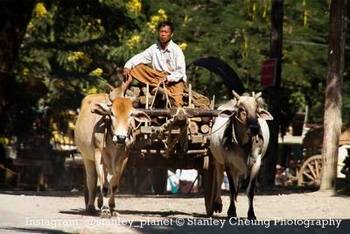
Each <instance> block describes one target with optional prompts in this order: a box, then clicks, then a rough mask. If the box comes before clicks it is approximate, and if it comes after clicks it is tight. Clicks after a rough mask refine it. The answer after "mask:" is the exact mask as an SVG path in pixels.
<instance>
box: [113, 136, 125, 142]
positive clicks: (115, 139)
mask: <svg viewBox="0 0 350 234" xmlns="http://www.w3.org/2000/svg"><path fill="white" fill-rule="evenodd" d="M125 140H126V136H125V135H114V136H113V141H114V142H116V143H124V142H125Z"/></svg>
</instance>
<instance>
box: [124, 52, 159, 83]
mask: <svg viewBox="0 0 350 234" xmlns="http://www.w3.org/2000/svg"><path fill="white" fill-rule="evenodd" d="M152 46H153V45H152ZM152 46H150V47H148V48H147V49H146V50H144V51H142V52H141V53H139V54H136V55H134V56H133V57H132V58H131V59H129V60H128V61H127V62H126V63H125V65H124V69H123V76H124V78H127V77H128V76H129V73H130V70H131V69H132V68H133V67H135V66H137V65H139V64H141V63H143V64H149V63H151V62H152V48H151V47H152Z"/></svg>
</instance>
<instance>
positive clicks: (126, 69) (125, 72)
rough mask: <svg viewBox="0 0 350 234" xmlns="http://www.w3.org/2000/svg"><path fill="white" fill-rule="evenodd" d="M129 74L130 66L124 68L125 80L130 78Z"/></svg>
mask: <svg viewBox="0 0 350 234" xmlns="http://www.w3.org/2000/svg"><path fill="white" fill-rule="evenodd" d="M129 74H130V69H129V68H124V69H123V77H124V82H125V81H127V80H128V78H129Z"/></svg>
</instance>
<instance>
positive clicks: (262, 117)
mask: <svg viewBox="0 0 350 234" xmlns="http://www.w3.org/2000/svg"><path fill="white" fill-rule="evenodd" d="M234 95H235V99H233V100H230V101H229V102H228V103H226V104H224V105H222V106H220V107H219V110H221V112H220V113H219V116H218V117H217V118H216V119H215V123H214V125H213V128H212V133H211V138H210V150H211V152H212V154H213V156H214V158H215V169H216V173H217V174H216V175H217V183H218V186H217V189H216V197H215V203H214V205H213V211H215V212H221V211H222V201H221V184H222V182H223V177H224V170H226V173H227V177H228V180H229V184H230V193H231V194H230V207H229V209H228V211H227V214H228V216H229V217H236V216H237V214H236V207H235V199H236V196H237V193H238V183H239V178H240V176H245V177H247V176H248V175H250V180H249V185H248V188H247V195H248V198H249V210H248V219H256V216H255V213H254V208H253V197H254V190H255V183H256V177H257V174H258V172H259V169H260V165H261V159H262V157H263V156H264V154H265V153H266V149H267V146H268V142H269V138H270V132H269V128H268V125H267V123H266V120H271V119H273V118H272V116H271V114H270V113H269V112H267V111H266V110H264V109H262V108H260V107H259V102H258V98H259V97H260V95H261V93H259V94H257V95H253V97H251V96H239V95H238V94H237V93H235V92H234Z"/></svg>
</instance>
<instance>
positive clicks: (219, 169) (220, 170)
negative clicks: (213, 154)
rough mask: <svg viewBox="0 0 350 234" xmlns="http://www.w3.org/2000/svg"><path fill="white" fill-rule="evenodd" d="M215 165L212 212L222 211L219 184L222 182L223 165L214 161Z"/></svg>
mask: <svg viewBox="0 0 350 234" xmlns="http://www.w3.org/2000/svg"><path fill="white" fill-rule="evenodd" d="M215 167H216V180H217V187H216V197H215V202H214V212H216V213H221V212H222V200H221V185H222V183H223V182H224V165H222V164H220V163H218V162H215Z"/></svg>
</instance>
